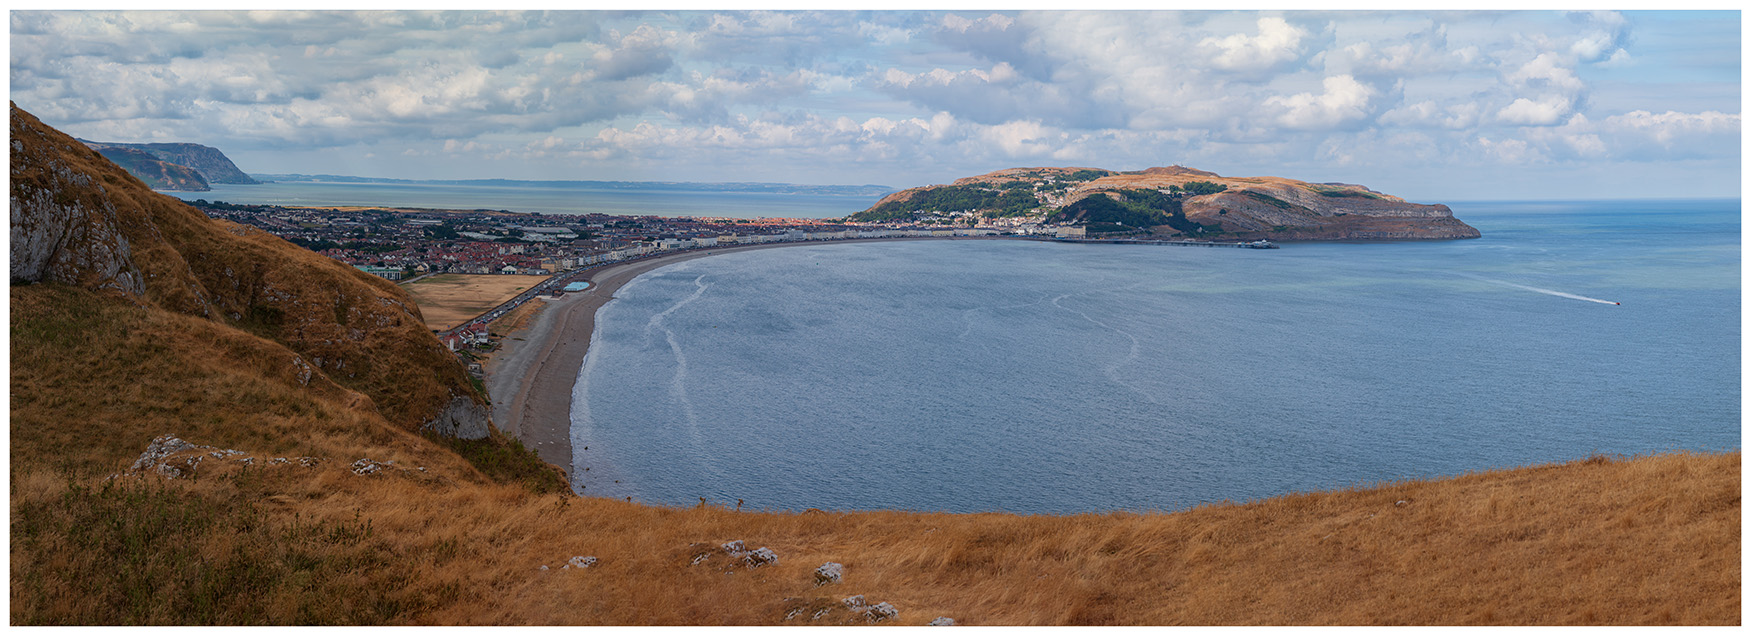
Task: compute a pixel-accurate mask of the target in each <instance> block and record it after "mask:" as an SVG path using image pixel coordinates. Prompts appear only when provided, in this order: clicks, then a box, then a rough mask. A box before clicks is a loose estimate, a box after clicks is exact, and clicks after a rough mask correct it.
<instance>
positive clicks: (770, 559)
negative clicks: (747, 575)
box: [742, 548, 778, 569]
mask: <svg viewBox="0 0 1751 636" xmlns="http://www.w3.org/2000/svg"><path fill="white" fill-rule="evenodd" d="M742 562H743V563H746V564H748V568H749V569H753V568H757V567H760V566H762V565H777V564H778V553H776V552H773V551H772V548H760V549H758V550H755V551H753V552H749V553H748V556H745V557H742Z"/></svg>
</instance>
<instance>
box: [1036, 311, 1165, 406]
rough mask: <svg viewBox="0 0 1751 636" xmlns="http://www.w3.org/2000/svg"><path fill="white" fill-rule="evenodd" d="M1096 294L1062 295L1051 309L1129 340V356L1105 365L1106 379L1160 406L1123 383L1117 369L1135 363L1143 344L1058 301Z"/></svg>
mask: <svg viewBox="0 0 1751 636" xmlns="http://www.w3.org/2000/svg"><path fill="white" fill-rule="evenodd" d="M1139 284H1141V283H1139ZM1136 286H1137V285H1127V286H1125V287H1122V288H1119V289H1114V290H1107V291H1123V290H1127V289H1131V288H1132V287H1136ZM1097 293H1102V292H1098V291H1096V292H1080V293H1070V294H1064V295H1062V296H1058V297H1056V298H1053V299H1052V301H1051V302H1052V306H1053V307H1057V308H1059V309H1062V310H1064V311H1068V312H1070V313H1073V314H1076V315H1078V316H1082V319H1083V320H1087V321H1089V322H1092V323H1094V324H1095V325H1096V326H1099V327H1101V328H1103V329H1106V330H1109V331H1112V332H1115V333H1117V334H1119V335H1121V336H1124V337H1126V338H1129V339H1130V340H1131V351H1130V354H1129V355H1126V356H1125V359H1123V360H1119V361H1117V362H1114V363H1112V364H1109V365H1107V367H1106V373H1107V379H1109V380H1112V381H1113V384H1117V385H1119V386H1122V387H1125V388H1127V389H1130V390H1131V391H1132V392H1134V393H1136V394H1137V395H1140V396H1142V397H1143V399H1144V400H1145V401H1148V402H1149V403H1151V404H1160V403H1161V402H1160V401H1159V400H1157V399H1156V398H1155V396H1154V395H1151V394H1150V393H1149V392H1148V391H1145V390H1143V389H1141V388H1138V386H1137V385H1135V384H1132V383H1130V382H1127V381H1125V378H1124V374H1121V373H1119V369H1122V368H1124V366H1125V365H1128V364H1131V363H1132V362H1136V361H1137V358H1138V356H1139V354H1140V353H1141V349H1142V345H1143V342H1142V341H1141V340H1138V339H1137V336H1134V335H1132V334H1131V332H1129V331H1125V330H1123V329H1120V328H1118V327H1114V326H1112V325H1109V324H1107V323H1105V322H1101V321H1099V320H1096V319H1095V318H1094V317H1093V316H1090V315H1088V313H1087V312H1084V311H1082V310H1079V309H1071V308H1069V307H1065V306H1064V305H1063V303H1061V302H1060V301H1062V300H1064V299H1065V298H1069V297H1071V296H1087V295H1090V294H1097Z"/></svg>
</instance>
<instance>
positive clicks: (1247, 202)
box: [852, 166, 1479, 240]
mask: <svg viewBox="0 0 1751 636" xmlns="http://www.w3.org/2000/svg"><path fill="white" fill-rule="evenodd" d="M1217 190H1219V191H1217ZM1149 191H1152V192H1149ZM945 193H946V194H947V196H945ZM1127 193H1129V194H1127ZM1139 193H1141V194H1150V195H1151V196H1153V193H1161V194H1164V195H1170V196H1171V197H1172V198H1173V201H1172V205H1169V206H1166V207H1173V208H1177V209H1176V210H1175V211H1179V212H1181V213H1183V221H1186V222H1189V223H1192V224H1197V225H1188V224H1186V223H1183V222H1176V225H1178V226H1179V227H1194V228H1196V227H1199V226H1202V227H1204V228H1209V232H1210V233H1220V234H1222V235H1225V236H1230V237H1236V238H1245V239H1254V238H1269V239H1284V240H1366V239H1457V238H1477V237H1478V236H1479V233H1478V231H1477V229H1476V228H1473V227H1471V226H1469V225H1466V224H1465V223H1464V222H1462V221H1460V220H1459V219H1457V218H1454V216H1453V211H1452V210H1451V209H1449V208H1448V207H1447V206H1445V205H1439V204H1436V205H1425V204H1418V203H1410V202H1407V201H1405V200H1404V199H1401V198H1399V197H1395V196H1392V195H1388V194H1382V193H1379V192H1375V191H1373V190H1370V189H1368V188H1366V187H1363V186H1359V185H1353V184H1344V183H1309V182H1306V181H1298V180H1295V179H1285V178H1281V177H1223V176H1221V175H1218V174H1216V173H1214V172H1209V171H1205V170H1198V169H1194V168H1187V167H1184V166H1170V167H1165V168H1149V169H1147V170H1140V171H1135V172H1114V171H1111V170H1101V169H1098V168H1011V169H1008V170H999V171H996V172H992V173H988V174H983V175H979V176H975V177H966V178H962V179H957V180H956V181H955V182H954V183H953V184H951V185H948V186H926V187H922V188H912V189H909V190H904V191H901V192H896V193H894V194H891V195H889V196H887V197H885V198H883V199H882V200H881V201H880V202H878V203H877V204H876V205H875V206H873V207H871V208H870V209H869V210H866V211H864V212H861V213H859V214H857V215H853V216H852V219H853V220H883V219H900V218H915V217H917V216H920V214H921V213H923V214H928V213H930V212H932V211H940V212H952V211H957V210H964V209H975V210H980V211H982V212H984V213H985V215H987V216H1021V215H1045V216H1051V215H1054V214H1056V213H1057V212H1059V211H1061V210H1064V209H1065V208H1067V207H1070V206H1074V205H1076V204H1077V203H1078V202H1080V201H1082V200H1083V199H1086V198H1088V197H1089V196H1092V195H1096V194H1103V195H1106V196H1107V197H1109V198H1112V199H1114V200H1116V201H1126V200H1134V199H1139V198H1142V197H1138V196H1136V195H1137V194H1139ZM938 201H952V202H955V203H956V204H960V205H975V206H976V205H990V206H992V207H987V208H979V207H973V208H952V209H943V207H942V206H940V205H939V206H937V207H934V208H932V207H930V205H931V204H933V203H935V202H938ZM1016 201H1022V202H1023V203H1021V204H1017V203H1016ZM963 202H970V203H963ZM993 202H1001V203H1002V204H1003V206H1004V207H1002V208H997V207H996V206H995V205H994V204H993ZM1139 209H1141V208H1139ZM1143 211H1144V212H1147V210H1143ZM1058 216H1059V217H1060V218H1062V217H1064V215H1058ZM1139 229H1142V228H1139ZM1150 229H1151V230H1152V231H1154V232H1155V233H1157V234H1165V235H1177V234H1181V233H1182V231H1181V230H1180V229H1175V228H1174V227H1170V226H1168V225H1158V226H1153V227H1152V228H1150Z"/></svg>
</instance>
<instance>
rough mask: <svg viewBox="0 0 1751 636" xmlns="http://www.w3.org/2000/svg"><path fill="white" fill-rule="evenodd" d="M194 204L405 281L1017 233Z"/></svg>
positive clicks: (781, 221)
mask: <svg viewBox="0 0 1751 636" xmlns="http://www.w3.org/2000/svg"><path fill="white" fill-rule="evenodd" d="M190 204H191V205H194V206H195V207H196V208H198V209H200V210H201V211H203V212H205V213H206V214H207V215H208V216H211V217H214V218H220V219H225V220H228V221H234V222H237V223H245V224H248V225H253V226H255V227H258V228H261V229H263V230H266V231H268V232H270V233H273V234H274V235H277V236H279V237H281V238H284V239H286V240H288V241H291V242H293V243H296V244H298V245H300V246H303V247H305V248H308V249H310V250H312V251H315V252H318V253H320V254H322V255H324V256H328V257H330V258H333V259H335V260H338V261H341V262H343V263H347V264H349V265H352V266H354V267H357V268H359V269H361V270H364V271H365V272H368V273H371V274H375V275H377V276H381V277H383V278H386V279H389V280H395V281H400V280H404V279H409V278H413V277H416V276H421V275H425V274H440V273H451V274H521V275H537V276H546V275H552V274H558V273H561V272H568V271H571V270H576V269H580V268H585V267H591V266H594V265H599V264H605V263H613V262H618V261H623V260H628V259H633V258H640V257H644V256H650V255H653V254H657V253H662V252H672V251H678V250H686V249H694V248H701V247H716V246H729V245H749V244H756V243H772V242H787V241H826V240H844V239H868V238H899V237H926V236H944V237H946V236H989V235H996V234H1011V233H1015V229H1016V228H1008V227H1005V228H992V227H966V226H954V227H943V226H941V225H934V226H933V225H923V224H909V223H879V224H878V223H844V222H839V221H837V220H825V219H787V218H774V219H732V218H694V217H660V216H614V215H607V214H582V215H557V214H540V213H520V212H511V211H506V210H429V209H410V208H352V207H339V208H336V207H282V206H276V205H246V204H232V203H226V202H224V201H211V202H209V201H206V200H204V199H197V200H194V201H191V202H190ZM1030 229H1031V228H1030ZM1063 229H1064V230H1072V229H1080V228H1063Z"/></svg>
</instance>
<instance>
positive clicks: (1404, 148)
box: [10, 11, 1740, 201]
mask: <svg viewBox="0 0 1751 636" xmlns="http://www.w3.org/2000/svg"><path fill="white" fill-rule="evenodd" d="M10 19H11V47H12V72H11V98H12V100H13V101H14V102H16V103H17V104H18V105H19V106H20V107H22V108H24V109H25V110H28V111H30V112H32V113H33V114H35V115H37V116H38V117H40V118H42V119H43V120H44V121H46V122H48V123H49V124H51V125H54V126H57V127H59V128H61V129H62V130H65V131H67V132H69V133H71V134H74V135H76V136H79V137H83V138H86V139H94V140H100V141H127V142H152V141H192V142H197V143H203V144H207V145H211V146H216V147H218V148H220V149H222V150H224V151H225V152H226V154H228V155H229V156H231V157H232V158H233V159H234V160H236V162H237V163H238V164H239V166H240V167H242V168H243V169H244V170H245V171H247V172H252V173H288V172H302V173H328V174H351V175H359V176H376V177H399V178H510V179H626V180H684V181H779V182H793V183H817V184H829V183H836V184H869V183H874V184H884V185H890V186H896V187H907V186H913V185H922V184H927V183H944V182H947V181H949V180H952V179H954V178H956V177H960V176H966V175H971V174H977V173H982V172H988V171H991V170H996V169H1001V168H1007V167H1016V166H1039V165H1076V166H1092V167H1101V168H1109V169H1118V170H1131V169H1139V168H1144V167H1149V166H1164V165H1172V164H1181V165H1187V166H1192V167H1197V168H1202V169H1205V170H1212V171H1215V172H1218V173H1221V174H1224V175H1234V176H1246V175H1277V176H1286V177H1292V178H1299V179H1306V180H1309V181H1344V182H1352V183H1363V184H1367V185H1370V186H1372V187H1374V188H1376V189H1379V190H1383V191H1386V192H1389V193H1393V194H1399V195H1402V196H1405V197H1407V198H1410V199H1412V200H1420V201H1438V200H1445V199H1468V198H1469V199H1497V198H1522V197H1525V198H1562V197H1637V196H1640V197H1659V196H1672V195H1702V196H1738V195H1739V178H1740V158H1739V155H1740V110H1739V105H1740V77H1739V75H1740V19H1739V14H1738V13H1737V12H1628V13H1615V12H1603V13H1564V12H1508V13H1502V12H1495V13H1370V12H1334V13H1318V12H1236V13H1229V12H1166V11H1164V12H1134V11H1132V12H992V11H966V12H825V13H822V12H758V11H755V12H728V11H688V12H654V13H608V12H557V13H483V12H464V13H411V12H393V13H321V12H318V13H303V12H249V13H242V12H239V13H230V12H188V13H179V12H121V13H114V12H52V11H13V12H11V14H10Z"/></svg>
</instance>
